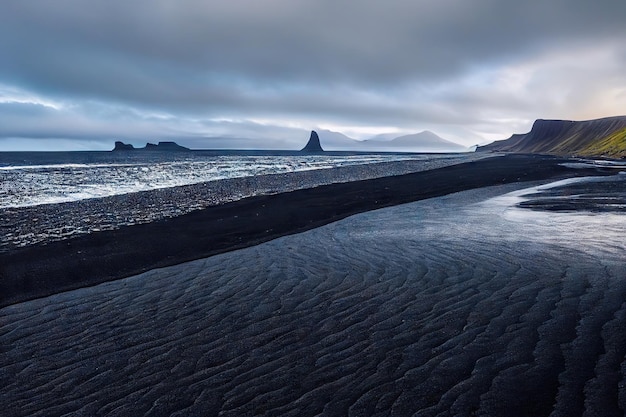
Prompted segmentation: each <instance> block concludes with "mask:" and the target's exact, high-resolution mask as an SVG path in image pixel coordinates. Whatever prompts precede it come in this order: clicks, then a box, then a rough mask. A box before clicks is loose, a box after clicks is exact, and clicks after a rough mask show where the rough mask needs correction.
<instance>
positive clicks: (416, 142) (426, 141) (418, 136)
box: [367, 130, 466, 152]
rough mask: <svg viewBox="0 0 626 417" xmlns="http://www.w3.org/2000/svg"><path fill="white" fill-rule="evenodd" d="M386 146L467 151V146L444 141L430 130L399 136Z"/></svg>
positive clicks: (438, 150)
mask: <svg viewBox="0 0 626 417" xmlns="http://www.w3.org/2000/svg"><path fill="white" fill-rule="evenodd" d="M367 142H369V143H370V144H374V143H376V145H377V146H379V145H378V143H380V142H375V141H372V140H369V141H367ZM384 146H385V147H389V148H402V149H411V148H416V149H420V150H423V151H424V152H461V151H464V150H466V147H465V146H462V145H459V144H458V143H454V142H451V141H449V140H446V139H443V138H441V137H439V136H437V135H436V134H434V133H433V132H430V131H428V130H425V131H423V132H421V133H414V134H412V135H404V136H399V137H397V138H395V139H392V140H390V141H388V142H385V143H384Z"/></svg>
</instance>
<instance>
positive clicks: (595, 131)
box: [477, 116, 626, 158]
mask: <svg viewBox="0 0 626 417" xmlns="http://www.w3.org/2000/svg"><path fill="white" fill-rule="evenodd" d="M477 151H492V152H512V153H543V154H553V155H576V156H604V157H610V158H626V116H617V117H608V118H603V119H595V120H586V121H570V120H542V119H539V120H537V121H535V123H534V124H533V127H532V129H531V131H530V132H528V133H525V134H515V135H513V136H511V137H510V138H509V139H506V140H501V141H496V142H493V143H491V144H489V145H485V146H480V147H479V148H478V149H477Z"/></svg>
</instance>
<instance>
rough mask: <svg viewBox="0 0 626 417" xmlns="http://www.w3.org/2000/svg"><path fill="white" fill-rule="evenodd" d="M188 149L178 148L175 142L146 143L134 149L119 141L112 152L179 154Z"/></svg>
mask: <svg viewBox="0 0 626 417" xmlns="http://www.w3.org/2000/svg"><path fill="white" fill-rule="evenodd" d="M188 150H190V149H189V148H185V147H184V146H180V145H179V144H177V143H176V142H159V143H158V144H156V145H155V144H154V143H147V144H146V146H145V147H143V148H135V147H134V146H133V145H130V144H126V143H123V142H120V141H117V142H115V148H113V151H166V152H172V151H174V152H179V151H188Z"/></svg>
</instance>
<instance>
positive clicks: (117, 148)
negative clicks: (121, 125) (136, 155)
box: [113, 141, 135, 151]
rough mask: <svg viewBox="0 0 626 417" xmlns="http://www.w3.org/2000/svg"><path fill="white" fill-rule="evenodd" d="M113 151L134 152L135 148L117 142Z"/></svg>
mask: <svg viewBox="0 0 626 417" xmlns="http://www.w3.org/2000/svg"><path fill="white" fill-rule="evenodd" d="M113 150H114V151H134V150H135V147H134V146H133V145H131V144H127V143H124V142H120V141H117V142H115V148H113Z"/></svg>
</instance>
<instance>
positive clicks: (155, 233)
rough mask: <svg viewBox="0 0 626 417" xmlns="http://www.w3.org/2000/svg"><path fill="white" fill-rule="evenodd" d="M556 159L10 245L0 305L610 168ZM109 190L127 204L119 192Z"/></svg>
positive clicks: (397, 179) (475, 166) (249, 201)
mask: <svg viewBox="0 0 626 417" xmlns="http://www.w3.org/2000/svg"><path fill="white" fill-rule="evenodd" d="M563 161H564V160H562V159H559V158H554V157H549V156H520V155H509V156H505V157H494V158H489V159H486V160H480V161H475V162H469V163H465V164H459V165H454V166H450V167H446V168H441V169H434V170H429V171H425V172H418V173H414V174H407V175H400V176H394V177H384V178H377V179H372V180H365V181H354V182H349V183H341V184H331V185H326V186H320V187H315V188H311V189H303V190H296V191H293V192H286V193H280V194H276V195H262V196H256V197H250V198H245V199H242V200H239V201H235V202H230V203H227V204H221V205H217V206H212V207H208V208H206V209H203V210H199V211H196V212H192V213H189V214H186V215H183V216H178V217H174V218H168V219H161V220H159V221H155V222H151V223H147V224H139V225H133V226H128V227H122V228H120V229H118V230H110V231H102V232H97V233H91V234H89V235H84V236H77V237H74V238H71V239H68V240H62V241H58V242H52V243H49V244H45V245H43V244H41V245H32V246H29V247H26V248H23V249H15V250H11V251H10V252H8V253H0V294H1V295H0V306H5V305H9V304H12V303H16V302H20V301H25V300H29V299H33V298H37V297H42V296H47V295H51V294H55V293H57V292H61V291H66V290H70V289H76V288H80V287H83V286H87V285H94V284H97V283H100V282H105V281H110V280H115V279H119V278H123V277H127V276H131V275H134V274H138V273H141V272H144V271H147V270H150V269H153V268H157V267H163V266H168V265H175V264H178V263H181V262H185V261H189V260H193V259H198V258H202V257H206V256H211V255H215V254H218V253H223V252H226V251H230V250H234V249H239V248H243V247H247V246H251V245H255V244H258V243H261V242H265V241H268V240H271V239H274V238H276V237H279V236H283V235H286V234H292V233H297V232H301V231H304V230H309V229H311V228H314V227H318V226H321V225H323V224H327V223H330V222H333V221H336V220H339V219H342V218H345V217H347V216H350V215H353V214H356V213H361V212H364V211H368V210H373V209H377V208H381V207H388V206H393V205H397V204H402V203H407V202H411V201H418V200H422V199H425V198H431V197H437V196H442V195H446V194H449V193H453V192H458V191H463V190H468V189H475V188H480V187H485V186H490V185H497V184H505V183H511V182H518V181H533V180H543V179H549V178H561V177H566V176H577V175H578V176H580V175H591V174H595V175H600V174H610V173H612V172H611V170H610V169H609V168H607V169H604V170H602V169H599V168H596V169H588V170H585V169H568V168H565V167H563V166H561V165H560V163H562V162H563ZM113 200H115V199H113ZM117 200H121V201H122V203H120V204H127V202H126V200H127V198H126V197H125V196H121V197H118V198H117ZM170 204H171V203H170ZM115 206H116V204H115V203H114V204H113V205H112V206H111V205H109V206H106V207H104V208H103V209H109V210H110V209H111V208H113V209H114V208H115ZM75 215H76V216H80V215H81V214H80V212H76V213H75Z"/></svg>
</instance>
